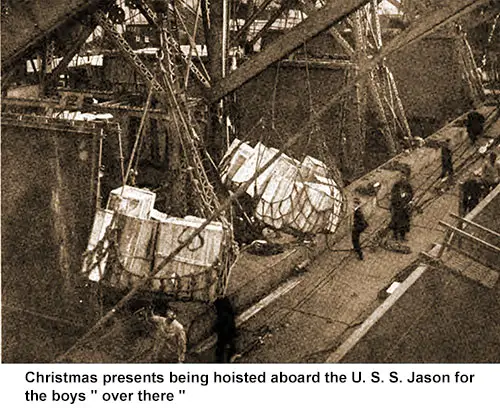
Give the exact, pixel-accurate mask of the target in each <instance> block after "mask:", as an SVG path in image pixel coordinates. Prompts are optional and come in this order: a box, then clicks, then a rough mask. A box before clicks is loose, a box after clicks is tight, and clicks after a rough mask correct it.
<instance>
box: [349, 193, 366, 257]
mask: <svg viewBox="0 0 500 408" xmlns="http://www.w3.org/2000/svg"><path fill="white" fill-rule="evenodd" d="M366 228H368V222H366V219H365V216H364V214H363V211H362V210H361V201H360V200H359V198H355V199H354V216H353V223H352V246H353V248H354V251H355V252H356V253H357V254H358V258H359V259H360V260H361V261H362V260H363V251H362V250H361V243H360V241H359V238H360V236H361V233H362V232H363V231H364V230H366Z"/></svg>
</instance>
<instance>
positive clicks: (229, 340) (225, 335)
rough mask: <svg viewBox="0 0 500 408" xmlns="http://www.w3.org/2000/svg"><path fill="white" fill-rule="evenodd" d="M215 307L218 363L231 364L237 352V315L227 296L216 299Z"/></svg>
mask: <svg viewBox="0 0 500 408" xmlns="http://www.w3.org/2000/svg"><path fill="white" fill-rule="evenodd" d="M214 306H215V310H216V312H217V318H216V320H215V325H214V331H215V333H216V334H217V345H216V349H215V358H216V362H217V363H229V362H230V361H231V357H233V355H234V353H235V351H236V345H235V338H236V322H235V318H236V315H235V312H234V309H233V306H232V305H231V301H230V300H229V298H228V297H226V296H224V297H221V298H218V299H216V300H215V302H214Z"/></svg>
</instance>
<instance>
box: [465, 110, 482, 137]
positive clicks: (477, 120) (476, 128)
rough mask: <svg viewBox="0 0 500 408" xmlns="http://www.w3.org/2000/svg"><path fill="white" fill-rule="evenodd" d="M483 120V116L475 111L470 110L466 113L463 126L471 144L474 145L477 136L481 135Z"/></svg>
mask: <svg viewBox="0 0 500 408" xmlns="http://www.w3.org/2000/svg"><path fill="white" fill-rule="evenodd" d="M485 120H486V119H485V117H484V116H483V115H481V114H480V113H479V112H477V111H472V112H470V113H469V114H468V115H467V119H466V121H465V126H466V127H467V135H468V136H469V139H470V142H471V144H472V145H475V144H476V141H477V138H478V137H479V136H481V135H482V133H483V131H484V122H485Z"/></svg>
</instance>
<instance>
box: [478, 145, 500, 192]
mask: <svg viewBox="0 0 500 408" xmlns="http://www.w3.org/2000/svg"><path fill="white" fill-rule="evenodd" d="M481 177H482V179H483V183H484V186H485V188H486V192H487V193H489V192H490V191H492V190H493V189H494V188H495V187H496V186H497V185H498V182H499V181H500V162H498V161H497V154H496V153H495V152H491V153H490V154H489V155H488V157H487V158H486V159H485V161H484V164H483V167H482V168H481Z"/></svg>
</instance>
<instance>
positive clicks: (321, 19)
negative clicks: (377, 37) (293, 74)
mask: <svg viewBox="0 0 500 408" xmlns="http://www.w3.org/2000/svg"><path fill="white" fill-rule="evenodd" d="M369 2H370V0H344V1H336V0H333V1H330V2H328V3H327V4H326V5H325V6H323V7H322V8H321V9H318V10H317V11H316V12H314V13H313V14H311V15H310V16H309V17H308V18H307V19H305V20H304V21H303V22H302V23H300V24H298V25H297V26H295V27H294V28H292V29H291V30H290V31H289V32H287V33H286V34H284V35H283V36H281V37H280V38H278V39H277V40H276V41H274V42H273V43H272V44H270V45H269V46H268V47H267V48H265V49H264V50H263V51H262V52H260V53H259V54H257V55H255V57H253V58H251V59H250V60H248V61H247V62H245V63H244V64H243V65H241V67H239V68H238V69H236V70H234V71H233V72H232V73H231V74H230V75H228V76H227V77H225V78H223V79H222V80H221V81H219V82H218V83H217V84H215V85H214V86H213V89H212V92H211V95H210V100H211V102H215V101H218V100H219V99H221V98H223V97H224V96H226V95H227V94H229V93H231V92H233V91H235V90H236V89H238V88H239V87H240V86H241V85H243V84H244V83H245V82H247V81H249V80H250V79H252V78H253V77H255V76H256V75H258V74H259V73H260V72H262V71H263V70H265V69H266V68H267V67H268V66H269V65H271V64H273V63H274V62H276V61H278V60H280V59H281V58H283V57H285V56H286V55H288V54H289V53H291V52H292V51H293V50H295V49H296V48H298V47H300V46H301V45H302V44H303V43H304V41H307V40H309V39H310V38H312V37H314V36H316V35H317V34H319V33H321V32H322V31H324V30H326V29H327V28H329V27H331V26H332V25H333V24H335V23H336V22H338V21H340V20H341V19H342V18H344V17H345V16H346V15H348V14H350V13H352V12H353V11H356V10H357V9H358V8H360V7H362V6H364V5H365V4H367V3H369Z"/></svg>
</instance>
